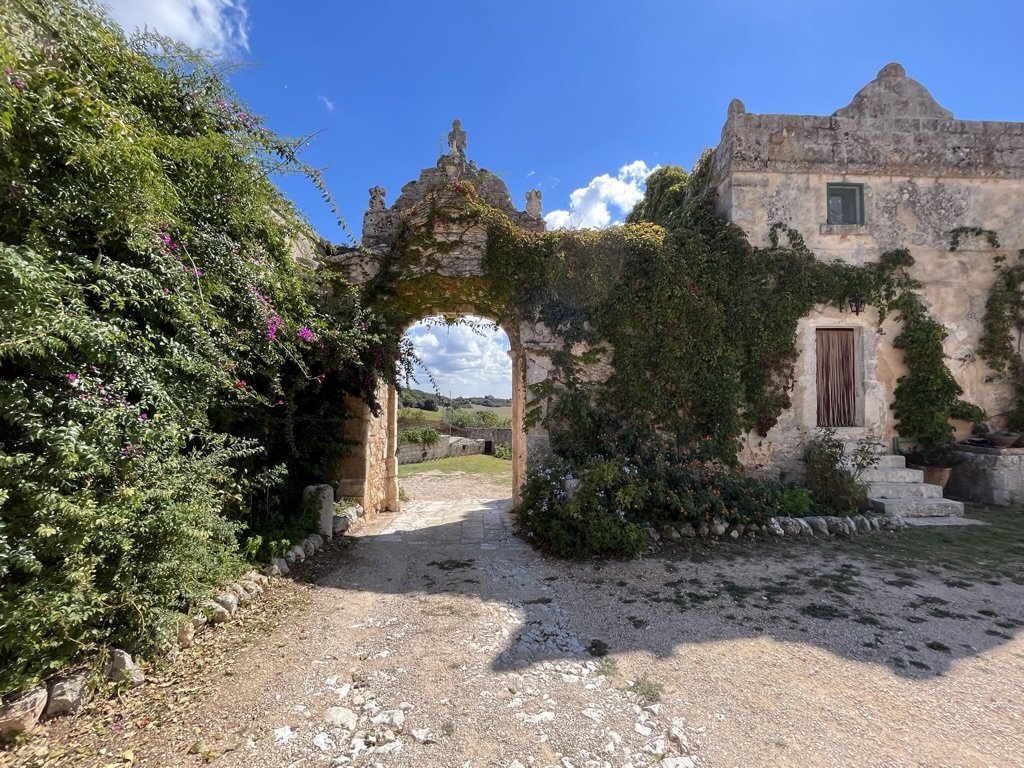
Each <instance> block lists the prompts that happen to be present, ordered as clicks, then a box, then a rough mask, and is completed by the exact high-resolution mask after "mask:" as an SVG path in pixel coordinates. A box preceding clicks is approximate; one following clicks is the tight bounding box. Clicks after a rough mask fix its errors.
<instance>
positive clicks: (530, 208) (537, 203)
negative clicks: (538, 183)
mask: <svg viewBox="0 0 1024 768" xmlns="http://www.w3.org/2000/svg"><path fill="white" fill-rule="evenodd" d="M541 210H542V209H541V194H540V190H539V189H531V190H530V191H529V192H527V193H526V212H527V213H528V214H530V215H531V216H533V218H535V219H539V218H540V212H541Z"/></svg>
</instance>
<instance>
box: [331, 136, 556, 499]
mask: <svg viewBox="0 0 1024 768" xmlns="http://www.w3.org/2000/svg"><path fill="white" fill-rule="evenodd" d="M448 144H449V151H448V152H447V153H446V154H443V155H441V157H440V158H439V159H438V161H437V164H436V165H435V166H434V167H432V168H425V169H423V170H422V171H421V172H420V175H419V178H418V179H417V180H416V181H412V182H409V183H408V184H406V185H405V186H404V187H403V188H402V192H401V195H399V197H398V199H397V200H395V202H394V204H393V205H391V206H390V207H388V206H387V203H386V202H385V195H386V192H385V190H384V189H382V188H381V187H373V188H372V189H371V190H370V201H369V207H368V209H367V211H366V214H365V216H364V217H363V239H362V243H361V244H360V246H358V247H356V248H339V249H337V250H335V251H334V252H333V253H332V254H331V255H330V256H328V257H327V259H326V261H327V265H328V267H329V268H331V269H335V270H339V271H341V272H343V273H344V274H345V275H346V276H347V277H348V279H349V280H351V281H352V282H353V283H354V284H356V285H357V286H359V287H360V288H361V289H362V291H363V294H364V300H365V301H366V303H367V304H368V305H370V306H372V307H373V308H375V309H376V310H377V311H378V312H379V313H381V314H382V315H383V316H384V317H385V318H386V319H387V320H388V321H389V323H390V325H391V326H392V327H393V328H395V329H396V331H397V332H401V331H402V330H404V329H405V328H407V327H409V326H410V325H411V324H412V323H414V322H416V321H418V320H420V319H422V318H424V317H428V316H431V315H467V314H472V315H478V316H481V317H487V318H490V319H492V320H494V321H495V322H497V323H498V324H499V325H501V327H502V328H503V329H504V330H505V331H506V333H507V334H508V337H509V342H510V346H511V353H512V363H513V365H512V371H513V376H512V402H513V406H512V408H513V411H512V421H513V441H512V445H513V459H512V462H513V500H514V501H516V502H517V501H518V499H519V492H520V489H521V487H522V484H523V482H524V480H525V478H526V471H527V465H528V461H530V460H533V459H535V458H537V457H540V456H542V455H544V454H545V453H546V452H547V444H548V443H547V432H546V430H544V429H543V428H542V427H540V426H531V427H529V428H527V426H526V409H527V403H528V399H527V396H528V391H529V388H530V387H532V386H535V385H537V384H540V383H541V382H543V381H545V380H547V379H548V378H550V377H551V375H552V371H553V366H552V365H551V362H550V358H551V353H552V351H554V350H555V349H556V348H558V347H560V346H562V342H561V340H560V339H558V338H557V336H556V335H555V334H553V333H552V332H551V331H550V330H549V329H547V328H546V327H545V326H544V325H543V324H542V323H536V322H521V321H519V320H517V319H516V318H517V314H516V312H515V311H514V308H513V307H510V306H507V305H506V304H505V303H504V301H503V299H502V298H501V296H503V295H505V293H504V292H502V291H500V290H497V289H496V286H494V285H493V284H492V282H491V278H490V277H489V276H488V274H487V271H486V269H485V265H484V259H485V255H486V253H487V240H488V234H487V226H486V224H485V222H484V221H483V220H482V218H481V216H480V215H479V212H478V210H477V209H476V208H475V206H476V205H477V204H478V203H482V204H485V205H486V206H489V207H490V208H493V209H497V210H498V211H500V212H501V213H502V214H504V215H505V216H506V217H508V219H509V221H511V222H512V223H513V225H514V226H517V227H519V228H521V229H523V230H526V231H530V232H542V231H544V229H545V225H544V221H543V219H542V218H541V196H540V192H539V191H537V190H531V191H530V192H529V193H527V196H526V197H527V205H526V210H525V211H520V210H518V209H517V208H516V207H515V206H514V205H513V203H512V198H511V196H510V195H509V192H508V188H507V187H506V186H505V184H504V182H503V181H502V180H501V179H500V178H498V177H497V176H496V175H494V174H493V173H491V172H490V171H488V170H486V169H482V168H478V167H477V165H476V163H475V162H473V161H470V160H467V159H466V151H465V150H466V135H465V132H464V131H462V129H461V126H460V125H459V124H458V121H456V122H455V124H454V125H453V126H452V131H451V133H450V134H449V137H448ZM377 399H378V402H380V403H381V404H382V406H383V408H382V412H381V413H380V415H378V416H374V415H373V414H372V413H370V410H369V408H368V407H367V406H366V404H365V403H362V402H361V401H358V400H356V399H354V398H349V399H348V401H347V402H346V403H345V407H346V409H347V411H348V413H349V414H351V415H352V416H353V418H352V419H350V420H349V424H348V427H347V428H346V432H345V435H344V437H345V439H346V440H347V441H348V442H350V443H351V444H353V445H354V446H356V450H354V451H353V452H352V454H351V455H350V456H348V457H346V459H344V460H343V461H342V462H341V464H340V466H339V468H338V473H337V477H336V478H335V480H336V484H337V490H338V496H340V497H347V498H354V499H358V500H360V501H361V503H362V505H363V507H364V509H366V510H367V511H368V512H371V513H372V512H376V511H380V510H383V509H391V510H397V509H398V504H399V501H398V485H397V476H398V462H397V459H396V451H397V434H398V426H397V415H398V397H397V394H396V389H395V384H394V382H383V383H381V385H380V388H379V389H378V392H377ZM530 406H531V408H539V409H540V410H541V412H543V410H544V408H545V403H544V402H536V401H530Z"/></svg>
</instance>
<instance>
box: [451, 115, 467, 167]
mask: <svg viewBox="0 0 1024 768" xmlns="http://www.w3.org/2000/svg"><path fill="white" fill-rule="evenodd" d="M448 154H449V155H458V156H459V157H461V158H463V159H464V158H465V157H466V132H465V131H464V130H462V121H461V120H459V119H457V118H456V119H455V120H453V121H452V129H451V131H449V132H448Z"/></svg>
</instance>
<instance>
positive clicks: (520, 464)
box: [510, 344, 526, 506]
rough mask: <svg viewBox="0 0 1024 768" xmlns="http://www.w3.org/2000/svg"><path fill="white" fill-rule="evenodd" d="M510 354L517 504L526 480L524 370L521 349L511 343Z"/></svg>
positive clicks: (513, 487)
mask: <svg viewBox="0 0 1024 768" xmlns="http://www.w3.org/2000/svg"><path fill="white" fill-rule="evenodd" d="M510 354H511V356H512V504H513V506H515V505H517V504H519V500H520V498H521V496H522V491H523V483H524V482H526V430H525V429H524V427H523V418H524V416H525V414H524V410H525V408H526V371H525V368H524V365H525V361H524V358H523V352H522V349H521V348H519V347H517V346H516V345H514V344H513V346H512V349H511V351H510Z"/></svg>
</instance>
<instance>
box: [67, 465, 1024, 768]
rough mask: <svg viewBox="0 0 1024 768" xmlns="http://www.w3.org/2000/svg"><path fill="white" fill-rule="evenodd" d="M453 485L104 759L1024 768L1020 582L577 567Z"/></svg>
mask: <svg viewBox="0 0 1024 768" xmlns="http://www.w3.org/2000/svg"><path fill="white" fill-rule="evenodd" d="M447 488H448V490H445V486H444V484H442V483H434V484H433V485H432V484H431V483H429V482H427V480H424V481H422V483H421V484H420V485H417V484H416V483H410V487H409V493H410V495H411V496H412V497H413V501H412V502H410V503H407V504H406V505H405V510H404V511H403V512H402V513H401V514H399V515H386V516H381V517H379V518H377V519H375V520H371V521H368V522H366V523H364V524H363V525H362V526H361V527H360V528H359V530H358V531H357V532H356V534H355V536H354V537H353V538H352V539H350V540H348V543H347V544H344V545H340V546H338V547H335V548H333V550H332V549H328V550H327V551H326V552H325V553H324V554H323V555H319V556H318V557H317V558H315V559H314V560H313V561H312V562H311V563H307V564H306V565H303V566H301V567H300V568H299V569H298V578H299V579H305V580H306V581H307V582H309V583H310V584H311V585H312V586H311V587H310V588H305V587H302V586H301V585H297V586H296V587H294V589H295V590H296V592H297V593H298V592H299V591H301V590H303V589H308V591H307V592H305V593H303V594H304V596H303V597H302V602H301V603H299V604H298V605H301V609H297V610H296V611H295V612H294V615H291V616H289V617H288V618H287V620H286V621H284V622H283V623H282V624H281V625H280V626H279V627H277V628H276V629H274V630H272V631H269V632H262V633H259V634H254V635H253V636H252V637H251V638H250V639H244V638H240V639H239V640H238V642H237V649H236V651H235V655H234V659H233V664H232V665H231V667H230V673H229V672H228V671H226V669H225V667H224V665H223V664H208V665H207V666H206V667H205V668H204V670H203V671H202V672H201V673H197V674H196V679H195V680H192V681H186V686H187V687H186V688H185V690H189V691H194V693H192V694H190V695H192V696H194V697H196V701H197V709H196V710H195V711H194V712H192V713H190V714H187V715H180V714H178V715H174V716H173V717H170V716H162V719H160V720H159V721H158V722H157V724H156V725H155V726H154V724H152V723H151V724H150V725H149V726H146V728H145V729H144V730H142V731H140V732H135V733H134V735H133V736H132V737H131V739H126V738H125V737H124V736H123V735H118V734H116V733H114V732H113V729H112V728H110V727H109V726H105V727H107V728H108V729H109V731H104V733H105V736H104V737H103V738H104V739H105V741H104V748H107V749H108V753H107V754H108V755H120V754H121V753H122V751H123V750H124V749H125V748H126V747H127V746H131V748H132V751H133V753H132V762H131V763H130V764H131V765H146V766H149V765H152V766H161V767H162V766H179V765H180V766H197V765H201V764H203V759H204V756H205V759H209V760H212V761H213V764H215V765H217V766H225V767H235V766H238V767H243V766H244V767H245V768H262V767H265V768H280V767H281V766H295V767H296V768H298V766H342V765H353V766H417V767H420V766H501V767H502V768H517V767H518V768H526V767H529V768H535V767H536V768H540V767H541V766H543V767H545V768H546V767H549V766H551V767H557V768H607V767H609V766H611V767H613V768H626V767H627V766H632V767H633V768H639V767H640V766H653V765H658V766H661V767H662V768H680V766H690V765H693V766H697V767H698V768H716V767H725V766H741V767H744V768H745V767H747V766H848V765H849V766H853V765H857V766H860V765H867V766H928V767H929V768H932V767H937V766H950V767H952V766H957V767H958V768H959V767H961V766H1016V765H1021V764H1022V763H1021V757H1020V756H1021V755H1022V754H1024V702H1022V696H1021V691H1022V690H1024V640H1022V638H1021V634H1022V632H1021V628H1022V627H1024V587H1022V586H1021V585H1018V584H1013V583H1011V582H1005V581H998V580H993V581H996V583H984V582H981V581H976V582H970V581H967V580H964V579H962V578H960V579H957V578H951V576H950V574H949V573H945V572H940V571H935V572H925V571H921V570H914V569H903V570H900V569H897V570H895V571H894V570H893V569H892V568H891V567H889V566H885V565H883V564H882V563H880V562H876V561H867V560H865V559H863V558H858V557H854V556H852V555H848V554H846V553H844V551H843V549H842V547H841V546H839V545H837V546H830V545H826V544H824V543H822V544H815V543H812V544H810V545H803V546H796V545H794V546H791V547H772V546H768V545H763V544H762V545H759V546H755V547H752V548H749V549H748V550H746V551H745V552H741V553H740V556H736V551H735V550H732V551H731V554H730V552H723V553H720V554H719V555H712V556H705V557H697V556H686V557H677V558H676V559H671V558H663V557H650V558H647V559H640V560H636V561H631V562H601V563H598V562H581V563H566V562H563V561H556V560H551V559H547V558H544V557H542V556H540V555H538V554H537V553H536V552H534V551H533V550H531V549H530V548H529V547H528V546H526V545H525V543H524V542H523V541H522V540H520V539H519V538H517V537H515V536H514V535H513V531H512V520H511V516H510V515H509V514H508V512H507V509H508V501H507V500H502V499H500V498H499V499H497V500H495V499H494V497H495V496H501V495H503V494H504V492H506V491H507V486H488V485H487V483H486V481H483V480H480V479H475V480H471V479H466V478H463V479H462V481H461V483H460V482H454V484H451V485H449V486H447ZM441 493H445V494H447V495H449V497H450V498H448V499H446V500H444V501H441V500H437V499H436V498H435V499H431V498H429V497H428V495H429V494H433V495H440V494H441ZM278 589H280V590H282V591H285V590H286V589H287V588H286V587H279V588H278ZM234 631H237V630H236V629H232V628H228V629H227V630H224V631H223V632H224V633H225V637H229V636H230V633H231V632H234ZM207 642H209V641H207ZM605 651H607V654H608V655H606V656H594V655H592V652H593V653H604V652H605ZM130 695H132V696H135V695H138V696H144V695H155V694H153V693H152V692H150V693H146V692H145V691H141V692H133V693H132V694H130ZM190 749H191V750H192V752H193V753H194V754H190V753H189V751H190ZM65 764H68V765H76V766H78V765H82V766H86V765H88V766H91V765H98V766H101V765H108V764H112V765H127V764H128V763H125V762H114V761H107V758H105V757H102V756H100V757H98V758H97V760H96V761H95V762H92V761H84V760H80V761H76V762H69V763H65Z"/></svg>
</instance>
